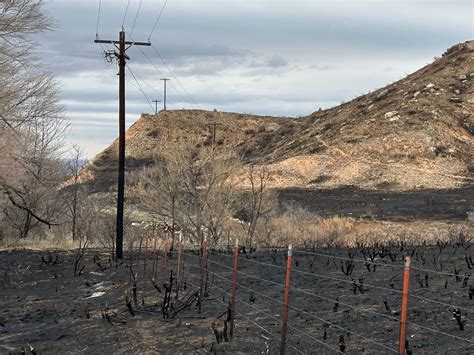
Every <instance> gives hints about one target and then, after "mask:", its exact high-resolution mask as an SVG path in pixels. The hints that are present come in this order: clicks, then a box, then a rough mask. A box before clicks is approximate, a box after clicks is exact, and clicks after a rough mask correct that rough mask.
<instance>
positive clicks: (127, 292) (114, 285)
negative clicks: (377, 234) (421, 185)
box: [0, 240, 474, 354]
mask: <svg viewBox="0 0 474 355" xmlns="http://www.w3.org/2000/svg"><path fill="white" fill-rule="evenodd" d="M471 246H472V245H471V244H469V243H466V242H465V241H462V240H459V241H458V243H457V244H456V243H451V244H439V245H438V246H418V247H408V246H403V245H397V246H394V245H392V246H386V247H382V246H376V247H371V248H362V247H359V248H356V249H345V248H326V249H321V250H312V251H304V250H299V249H296V250H295V251H294V254H293V255H294V256H293V263H292V265H293V271H292V281H291V287H292V289H291V293H290V302H289V312H290V321H289V325H290V327H289V337H288V353H290V354H293V353H298V352H305V353H308V352H312V353H336V352H337V351H338V349H339V346H340V339H341V336H342V337H343V338H344V344H345V346H346V353H350V354H352V353H362V352H364V353H370V354H381V353H390V352H391V349H397V342H398V329H399V309H400V300H401V294H400V290H401V284H402V271H403V261H402V260H403V257H404V256H405V255H411V256H412V257H413V264H414V268H413V269H412V274H411V283H410V298H409V312H408V321H409V325H408V345H409V348H410V349H411V350H412V352H413V354H433V353H450V354H454V353H456V354H468V353H472V351H474V328H473V327H474V311H473V309H474V307H473V302H474V300H473V297H474V285H473V283H472V278H471V277H470V273H472V269H473V268H474V266H473V264H472V257H473V254H472V252H473V250H472V248H471ZM74 256H75V253H73V252H61V251H55V252H52V253H49V254H48V253H46V252H33V251H3V252H1V254H0V260H1V261H0V263H1V264H0V282H1V283H2V293H1V296H0V297H1V298H0V352H1V353H14V352H21V351H22V350H23V349H25V350H26V351H28V349H34V351H36V352H37V353H45V354H48V353H81V352H82V353H97V354H99V353H112V352H113V353H143V352H147V353H191V352H196V353H204V352H214V353H237V352H242V353H276V352H278V351H279V341H280V332H281V313H282V312H281V311H282V301H283V283H284V279H285V270H284V269H285V263H286V261H285V256H286V250H283V249H282V250H267V251H259V252H256V253H252V254H250V255H249V254H240V256H239V274H238V290H237V303H236V323H235V330H234V339H233V340H232V341H231V342H226V341H223V342H221V343H220V344H217V342H216V337H215V335H214V332H213V330H212V327H213V324H214V328H215V329H217V330H218V331H222V330H223V324H224V319H225V317H226V312H227V307H228V301H229V300H230V297H229V293H230V289H231V282H230V280H231V265H232V256H231V254H229V253H226V252H223V251H218V252H217V251H216V252H215V251H209V253H208V282H207V294H206V299H205V300H204V302H203V311H202V313H201V314H199V313H198V309H197V307H196V304H197V303H196V295H197V292H198V290H199V286H198V285H199V266H198V265H199V253H197V252H196V251H193V250H189V249H187V250H186V251H185V253H184V255H183V257H184V269H183V273H182V275H183V274H184V277H183V278H182V280H183V288H184V289H182V290H181V292H180V297H179V300H180V301H176V300H174V291H173V293H172V296H173V297H172V299H173V300H174V301H173V307H174V309H175V310H177V309H179V308H180V307H181V306H183V305H185V302H186V301H187V305H188V307H185V308H184V309H183V310H181V311H180V312H179V313H178V314H177V315H176V316H175V317H174V318H170V319H164V316H163V314H164V313H163V309H162V304H163V301H164V287H163V285H162V284H161V282H162V281H164V279H165V278H166V279H168V276H167V274H166V275H165V274H164V273H165V271H164V270H165V269H164V256H163V255H160V256H158V259H157V263H156V265H158V267H157V273H156V280H158V281H157V282H156V285H157V286H158V288H160V290H161V293H160V292H158V290H157V289H156V288H155V287H154V286H153V283H152V281H151V278H152V276H154V275H153V271H152V270H153V255H152V254H151V253H149V254H148V257H147V264H146V267H145V265H144V257H143V253H142V254H141V256H140V258H139V255H138V254H137V253H135V254H132V255H131V256H130V255H128V256H130V258H129V259H126V260H125V261H124V262H123V263H121V264H116V263H114V262H113V261H110V260H109V259H108V257H107V254H106V253H105V252H104V251H100V250H96V251H89V252H88V254H86V256H85V259H84V265H85V268H84V270H83V273H82V275H81V276H78V277H73V261H74ZM138 258H139V260H138ZM175 258H176V256H175V255H172V256H171V258H170V259H169V260H168V264H167V265H168V267H169V268H170V269H174V266H173V265H176V259H175ZM138 262H140V263H139V264H137V263H138ZM131 264H133V265H134V266H133V270H134V272H135V273H136V275H137V293H136V294H137V300H136V302H137V304H135V302H134V300H133V282H132V281H131V280H132V279H131V272H130V268H129V265H131ZM145 268H146V270H147V271H146V275H145V274H144V270H145ZM165 276H166V277H165ZM94 296H95V297H94ZM127 303H129V305H131V309H132V312H133V313H134V315H132V314H131V312H130V310H129V308H128V307H127ZM456 312H459V313H456ZM169 314H171V315H172V314H173V311H172V310H171V311H170V313H169ZM460 324H462V327H463V328H464V329H463V330H461V325H460ZM462 339H464V340H462Z"/></svg>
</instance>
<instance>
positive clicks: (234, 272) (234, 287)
mask: <svg viewBox="0 0 474 355" xmlns="http://www.w3.org/2000/svg"><path fill="white" fill-rule="evenodd" d="M238 263H239V240H238V239H236V240H235V246H234V265H233V266H234V267H233V269H232V303H231V305H230V307H231V308H230V338H231V339H232V337H233V336H234V318H235V300H236V293H237V266H238Z"/></svg>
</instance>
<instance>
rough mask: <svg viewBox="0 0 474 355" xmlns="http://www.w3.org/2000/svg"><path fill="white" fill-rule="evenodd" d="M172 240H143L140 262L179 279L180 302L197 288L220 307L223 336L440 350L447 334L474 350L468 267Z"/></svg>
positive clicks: (211, 308) (320, 347)
mask: <svg viewBox="0 0 474 355" xmlns="http://www.w3.org/2000/svg"><path fill="white" fill-rule="evenodd" d="M169 248H170V245H169V242H168V241H167V240H161V241H158V242H157V239H156V238H155V239H150V241H147V242H144V241H142V242H141V243H140V248H139V250H140V251H139V252H138V254H137V255H136V263H135V264H134V268H135V270H137V272H138V273H139V272H141V271H143V276H145V274H146V272H147V271H146V270H147V268H150V267H151V269H152V272H153V274H154V277H155V279H156V280H158V279H159V277H158V276H157V275H158V274H161V275H162V282H163V284H164V283H166V282H167V280H173V281H172V282H173V285H172V287H174V294H175V296H174V298H173V299H174V302H176V303H178V302H180V299H181V298H188V297H189V295H190V294H196V295H198V297H197V298H196V300H197V305H196V309H198V311H199V312H202V313H205V314H206V315H208V314H209V312H211V313H212V312H213V313H218V314H219V315H220V316H219V317H217V318H216V322H215V323H213V325H212V329H213V331H214V333H215V336H216V341H217V342H218V343H219V342H227V341H228V342H232V341H233V339H234V338H237V339H238V340H241V341H242V340H244V339H245V341H246V342H250V341H254V342H256V344H254V345H255V346H256V347H260V346H261V347H262V351H263V352H264V353H275V352H280V353H281V354H284V353H286V352H289V353H310V352H315V351H318V352H323V353H328V352H329V353H345V352H346V351H350V352H353V351H356V352H376V353H393V352H394V353H399V354H405V353H407V354H409V353H411V352H412V351H413V349H414V348H419V349H421V350H422V351H436V346H437V344H438V345H439V344H440V342H444V344H443V349H447V350H448V351H454V352H457V353H459V352H461V353H469V352H470V351H473V350H474V332H472V331H470V329H471V330H472V324H474V309H473V308H472V307H470V301H471V300H472V298H473V296H474V294H473V293H474V292H473V290H472V286H470V287H468V284H467V280H469V276H470V274H469V272H465V273H464V274H463V273H462V272H461V271H460V270H456V269H455V270H454V271H455V272H449V271H447V270H446V271H445V270H443V271H439V270H434V269H429V268H427V267H426V266H424V267H421V266H420V267H419V266H418V263H420V264H421V260H422V256H420V255H417V254H415V253H413V252H411V253H408V252H407V254H409V255H403V256H402V255H399V256H398V257H396V258H393V257H380V256H376V257H374V256H372V257H367V258H366V257H365V254H364V258H357V257H356V256H355V253H349V252H348V254H349V257H344V256H341V255H340V254H341V251H339V252H338V253H337V252H333V253H332V254H331V253H328V252H316V251H308V250H300V249H292V248H291V246H288V247H284V248H283V247H282V248H275V249H268V250H264V251H261V252H254V253H252V254H248V253H243V252H242V250H241V249H240V248H239V245H238V243H237V242H236V243H235V245H234V247H233V248H231V247H229V246H227V248H222V249H209V250H207V243H206V240H204V241H203V243H202V244H201V245H200V246H196V245H191V244H186V243H184V240H183V239H182V237H181V235H180V237H179V240H178V248H177V249H175V250H174V253H173V254H170V253H169ZM160 253H161V254H160ZM336 254H337V255H336ZM158 255H160V256H159V258H160V260H158ZM150 259H151V260H150ZM423 264H424V263H423ZM147 265H148V266H147ZM467 265H468V266H469V264H467ZM356 266H357V267H356ZM377 269H378V270H382V272H376V270H377ZM170 273H171V275H175V276H174V279H173V277H171V278H170V277H169V276H168V275H169V274H170ZM410 274H413V275H411V276H412V277H411V279H410ZM380 276H382V277H380ZM413 276H414V277H413ZM170 282H171V281H170ZM190 290H192V292H191V291H190ZM180 291H183V292H182V294H181V297H180V296H179V295H180V293H179V292H180ZM223 315H227V317H226V318H224V321H223V327H222V326H221V325H220V323H219V322H218V321H217V320H218V319H219V321H220V318H222V317H223ZM234 323H235V330H234ZM360 329H362V331H361V330H360ZM255 332H257V333H255ZM255 335H257V337H255ZM255 338H257V339H258V340H255ZM250 339H253V340H250ZM403 340H404V341H403Z"/></svg>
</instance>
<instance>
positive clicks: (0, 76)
mask: <svg viewBox="0 0 474 355" xmlns="http://www.w3.org/2000/svg"><path fill="white" fill-rule="evenodd" d="M42 4H43V2H42V1H41V0H36V1H35V0H8V1H1V2H0V80H1V82H2V85H1V86H0V147H1V148H2V153H3V154H2V156H1V157H0V192H1V193H4V194H5V196H6V199H5V200H4V201H5V203H4V204H3V211H4V212H5V215H6V217H7V219H8V220H9V221H10V222H11V224H12V226H13V227H14V228H16V229H17V230H18V231H19V235H20V236H21V237H26V236H27V235H28V233H29V232H30V230H31V229H32V228H34V227H35V226H37V225H38V224H43V225H47V226H49V227H51V226H52V225H54V224H56V223H57V219H58V215H59V213H60V211H61V208H60V207H59V206H57V204H56V202H55V201H56V197H57V191H58V189H57V186H58V184H59V183H60V181H62V178H63V177H64V166H63V165H62V162H61V159H60V156H59V154H58V151H59V149H58V148H59V147H60V145H61V140H62V138H63V137H64V133H65V130H66V128H67V125H66V124H65V120H64V117H63V114H62V112H63V109H62V107H61V105H60V104H59V101H58V95H57V89H56V82H55V81H54V79H53V78H52V76H51V74H49V73H48V72H47V71H46V70H44V68H43V67H42V66H41V65H40V63H39V62H38V60H37V58H36V57H35V56H34V54H33V53H34V52H33V49H34V48H35V46H36V43H35V42H34V41H33V40H32V39H31V35H32V34H34V33H38V32H42V31H46V30H49V29H50V28H51V20H50V18H49V17H48V16H47V15H46V14H45V13H44V11H43V8H42Z"/></svg>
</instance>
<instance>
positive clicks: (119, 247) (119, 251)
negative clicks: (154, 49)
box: [94, 28, 151, 259]
mask: <svg viewBox="0 0 474 355" xmlns="http://www.w3.org/2000/svg"><path fill="white" fill-rule="evenodd" d="M94 43H108V44H113V45H114V46H115V48H117V49H118V50H119V52H118V53H117V52H114V55H115V56H116V57H117V59H118V62H119V169H118V195H117V224H116V234H117V235H116V248H115V251H116V258H117V259H122V258H123V204H124V196H125V64H126V60H127V59H130V58H129V57H128V56H127V54H126V53H125V52H126V51H127V49H129V48H130V47H131V46H134V45H135V46H151V43H150V42H135V41H132V42H130V41H126V40H125V32H124V31H123V28H122V31H120V32H119V40H118V41H113V40H100V39H96V40H95V41H94ZM117 45H118V46H117ZM126 46H128V47H126Z"/></svg>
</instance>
